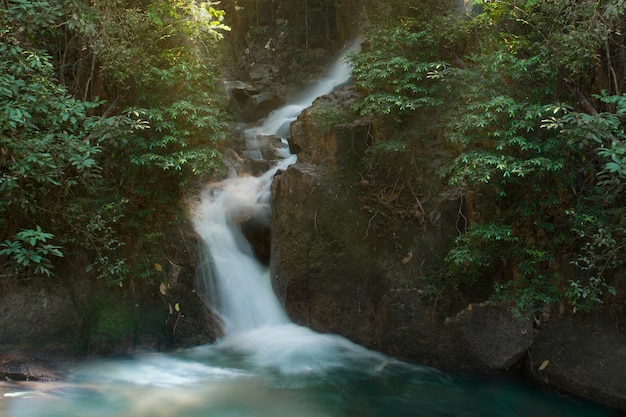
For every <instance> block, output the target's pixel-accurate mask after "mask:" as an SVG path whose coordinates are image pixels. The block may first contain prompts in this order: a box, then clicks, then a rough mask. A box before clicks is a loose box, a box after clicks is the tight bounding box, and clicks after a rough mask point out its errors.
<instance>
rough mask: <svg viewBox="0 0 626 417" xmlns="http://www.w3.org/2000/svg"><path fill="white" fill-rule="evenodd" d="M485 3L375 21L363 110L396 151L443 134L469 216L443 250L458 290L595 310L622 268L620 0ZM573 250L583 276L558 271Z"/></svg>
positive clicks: (359, 63) (531, 304)
mask: <svg viewBox="0 0 626 417" xmlns="http://www.w3.org/2000/svg"><path fill="white" fill-rule="evenodd" d="M475 3H476V6H475V7H476V8H475V9H474V14H471V15H466V16H460V15H455V14H454V13H451V14H448V15H445V14H444V15H441V16H439V17H434V18H431V19H430V20H426V19H419V18H407V17H403V18H399V19H398V20H397V21H396V23H395V24H392V25H387V26H385V25H381V26H383V27H379V28H377V30H375V31H373V32H372V37H371V38H370V39H369V40H368V42H367V43H366V45H367V46H366V47H365V48H364V51H363V52H362V53H361V54H359V55H358V56H356V57H355V58H354V59H353V63H354V65H355V67H356V68H355V72H354V74H355V81H356V84H357V88H358V90H359V92H361V94H362V99H361V100H360V101H359V102H357V103H356V104H355V106H354V108H355V110H357V111H359V112H360V114H361V115H363V116H367V117H369V118H371V119H376V120H378V121H379V122H380V123H382V127H381V128H380V131H381V132H384V133H383V135H382V136H383V137H395V138H396V139H393V140H389V139H387V140H384V141H383V142H382V143H390V144H393V147H394V149H396V148H398V149H399V148H402V149H407V150H411V152H412V153H413V154H415V150H416V149H418V148H419V147H420V146H421V145H420V144H421V143H422V142H423V141H425V140H433V139H435V138H438V137H440V138H442V139H443V141H442V142H441V143H442V144H443V145H444V146H445V147H446V150H447V151H448V154H449V157H448V162H447V163H446V164H445V165H444V166H443V167H441V168H440V170H439V173H440V175H441V177H442V178H444V179H445V180H446V181H447V182H448V184H449V187H452V189H456V190H458V191H459V192H460V193H461V194H462V196H463V197H464V199H465V202H466V203H467V204H466V207H467V209H466V210H465V212H464V213H461V214H462V215H463V216H465V217H466V218H468V219H469V220H468V222H467V224H466V227H465V228H464V229H463V230H460V232H461V234H460V236H459V238H458V239H457V242H456V246H455V247H453V248H452V249H451V251H450V252H449V254H448V256H447V258H446V262H447V264H448V272H447V273H448V275H449V277H451V280H452V282H455V283H456V284H454V285H452V286H451V288H453V289H457V290H464V291H466V290H467V289H468V288H471V287H476V286H484V285H485V284H486V283H491V284H490V286H491V291H492V292H493V297H494V298H495V299H499V300H506V301H511V302H512V303H514V304H515V305H516V306H517V307H518V308H520V309H523V310H534V311H537V310H541V309H543V308H544V307H545V305H547V304H550V303H553V302H556V301H558V300H560V299H564V300H566V301H567V302H568V303H569V304H570V305H571V306H572V307H573V308H574V309H575V310H576V311H579V310H589V309H590V308H592V307H593V305H594V304H597V303H604V302H607V301H609V300H610V297H611V296H614V295H615V294H616V291H615V287H614V286H613V284H612V282H613V281H614V279H616V278H619V277H622V278H623V271H624V265H623V263H622V261H621V259H620V257H619V256H618V255H617V254H618V253H619V252H620V251H621V250H622V248H623V245H624V242H625V241H626V234H625V233H624V232H625V231H626V218H624V210H623V207H624V203H625V201H624V196H623V191H624V184H625V183H624V180H625V175H626V148H625V147H624V145H623V143H624V139H626V138H625V137H624V130H625V129H624V127H625V126H624V124H625V122H626V118H625V117H624V116H625V114H626V107H625V102H626V98H625V97H624V96H623V95H619V94H612V93H610V92H609V91H621V89H622V88H623V85H622V84H623V83H622V84H620V82H619V78H618V77H616V74H620V73H622V74H623V73H624V71H626V60H623V52H621V51H622V50H621V49H620V48H623V40H624V35H623V33H624V31H623V29H624V27H623V26H624V20H623V17H624V8H623V4H622V3H623V2H621V0H618V1H602V2H592V1H581V2H570V1H567V0H557V1H551V2H536V1H523V2H519V1H508V0H505V1H498V2H491V1H489V2H488V1H485V2H482V1H481V2H475ZM443 22H448V24H443ZM450 22H455V23H453V24H450ZM620 45H622V46H620ZM598 71H606V73H607V74H608V75H609V76H608V77H601V78H600V81H602V80H605V86H606V87H607V88H606V91H605V92H603V93H601V92H599V91H598V90H595V91H594V90H593V89H592V86H594V82H596V86H597V85H598V84H597V83H598V80H599V78H598ZM596 88H597V87H596ZM594 93H596V94H594ZM587 98H589V100H588V99H587ZM596 108H597V109H600V110H601V111H598V110H596ZM416 126H419V129H421V133H417V134H413V135H407V134H405V133H403V132H407V131H408V130H410V131H413V132H414V131H416V130H417V129H418V128H417V127H416ZM379 148H380V146H379ZM376 149H377V148H376V145H375V147H373V148H372V152H370V157H371V155H375V154H379V155H381V152H380V149H379V150H378V151H377V150H376ZM411 152H409V153H411ZM383 153H386V154H389V152H383ZM390 159H392V158H390ZM381 160H382V159H381V158H378V159H370V161H369V162H367V163H368V164H369V166H370V167H373V166H374V164H375V163H379V162H380V161H381ZM392 164H393V163H392V162H388V163H387V166H391V165H392ZM394 172H396V173H397V174H396V181H398V180H400V181H403V182H405V183H408V184H413V185H419V184H420V181H419V179H418V178H416V179H413V180H407V177H406V176H407V173H406V170H405V171H404V172H402V173H400V170H399V169H396V170H395V171H394ZM415 174H416V175H419V174H420V173H419V172H416V173H415ZM391 181H393V179H392V180H391ZM419 192H420V190H414V193H416V194H419ZM566 259H569V260H571V263H572V265H573V266H574V267H575V269H574V270H575V271H576V274H575V275H574V276H572V275H571V274H567V275H564V271H562V270H561V269H560V268H556V265H558V264H562V263H563V260H566ZM450 282H451V281H450V279H442V282H441V285H443V286H448V287H450V285H449V283H450ZM429 285H432V283H431V284H429ZM433 293H438V291H433Z"/></svg>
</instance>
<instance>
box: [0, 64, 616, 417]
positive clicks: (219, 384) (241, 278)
mask: <svg viewBox="0 0 626 417" xmlns="http://www.w3.org/2000/svg"><path fill="white" fill-rule="evenodd" d="M349 75H350V72H349V68H348V67H347V65H346V64H345V63H344V62H343V61H342V60H340V61H338V63H337V64H336V65H335V66H334V67H333V69H332V70H331V71H329V75H328V77H327V78H324V79H323V80H322V81H321V82H320V85H316V86H314V87H313V88H312V89H311V91H309V92H307V93H305V94H303V95H302V97H301V99H299V100H298V101H296V102H294V103H290V104H289V105H287V106H285V108H283V109H279V110H278V111H277V112H276V113H274V114H273V115H270V116H269V117H268V120H267V121H266V123H265V124H263V125H261V126H260V127H258V128H254V129H252V130H251V131H250V132H247V134H251V135H259V134H281V133H280V132H281V131H282V130H284V126H285V125H286V124H288V123H289V121H290V120H293V119H294V118H295V117H297V115H298V113H299V112H300V111H301V110H302V109H303V108H305V107H307V106H309V105H310V104H311V103H312V101H313V99H314V98H315V97H317V96H318V95H322V94H328V93H330V92H331V91H332V89H333V88H335V87H336V86H337V85H340V84H342V83H344V82H346V81H347V80H348V79H349ZM294 162H296V157H295V156H293V155H285V159H283V160H282V161H280V162H279V163H278V164H276V166H275V167H274V168H272V169H271V170H270V171H268V172H266V173H265V174H263V175H261V176H259V177H242V178H229V179H226V180H224V181H222V182H221V183H219V184H214V185H212V186H211V187H208V188H207V189H206V190H205V191H204V192H203V193H202V195H201V198H200V200H201V201H200V203H199V204H198V207H197V210H196V212H195V215H194V219H193V220H194V225H195V228H196V230H197V232H198V234H199V235H200V236H201V237H202V239H203V242H204V249H205V252H206V253H205V257H204V259H203V263H204V273H203V278H204V280H203V282H204V288H203V292H204V294H205V296H206V302H207V304H208V305H209V306H210V308H211V309H212V310H213V311H214V312H215V314H216V316H217V317H218V319H219V320H220V322H221V324H222V328H223V336H222V337H221V338H220V339H219V340H217V341H216V342H215V343H213V344H210V345H204V346H198V347H195V348H191V349H186V350H183V351H179V352H174V353H151V354H142V355H136V356H133V357H128V358H121V359H119V358H118V359H100V360H91V361H86V362H83V363H79V364H76V365H75V366H73V367H72V369H71V372H70V373H69V375H68V377H67V379H66V380H65V381H64V382H54V383H36V384H35V383H22V384H16V385H7V386H4V387H2V388H1V390H0V393H2V395H3V396H4V398H3V399H2V401H0V416H7V417H26V416H27V417H61V416H63V417H65V416H81V417H101V416H106V417H116V416H120V417H121V416H124V417H148V416H150V417H155V416H156V417H168V416H185V417H200V416H203V417H206V416H210V417H252V416H255V417H287V416H290V417H292V416H293V417H296V416H297V417H322V416H324V417H353V416H354V417H357V416H358V417H367V416H381V417H382V416H385V417H400V416H406V417H409V416H411V417H413V416H414V417H419V416H424V417H426V416H431V417H432V416H441V417H443V416H477V417H478V416H480V417H484V416H520V417H521V416H550V417H558V416H563V417H565V416H568V417H570V416H585V417H593V416H598V417H599V416H610V415H613V413H612V412H611V411H610V410H607V409H605V408H602V407H599V406H597V405H595V404H589V403H586V402H581V401H574V400H573V399H569V398H566V397H564V396H560V395H557V394H555V393H552V392H546V391H542V390H539V389H537V388H536V387H533V386H530V385H527V384H525V383H523V382H520V381H518V380H514V379H512V378H507V377H492V378H479V377H475V376H466V375H455V376H453V375H449V374H446V373H444V372H441V371H438V370H435V369H431V368H427V367H420V366H416V365H411V364H407V363H404V362H402V361H399V360H396V359H393V358H390V357H387V356H385V355H383V354H381V353H378V352H374V351H371V350H368V349H365V348H363V347H361V346H359V345H356V344H354V343H352V342H350V341H349V340H347V339H345V338H343V337H341V336H338V335H331V334H320V333H316V332H314V331H312V330H310V329H308V328H306V327H302V326H298V325H296V324H294V323H292V322H291V321H290V320H289V318H288V317H287V314H286V313H285V311H284V310H283V308H282V306H281V304H280V302H279V300H278V299H277V297H276V296H275V294H274V293H273V291H272V287H271V283H270V277H269V272H268V269H267V267H266V266H264V265H263V264H262V263H260V262H259V261H258V260H257V259H256V257H255V255H254V253H253V250H252V247H251V246H250V244H249V243H248V242H247V241H246V239H245V237H244V236H243V234H242V232H241V231H240V230H239V228H238V227H237V219H239V218H241V217H243V216H246V215H247V214H249V213H251V212H254V211H256V210H266V209H268V207H267V206H268V204H269V197H268V196H269V189H270V185H271V180H272V177H273V175H274V174H275V173H276V171H277V170H279V169H285V168H286V167H287V166H288V165H289V164H292V163H294Z"/></svg>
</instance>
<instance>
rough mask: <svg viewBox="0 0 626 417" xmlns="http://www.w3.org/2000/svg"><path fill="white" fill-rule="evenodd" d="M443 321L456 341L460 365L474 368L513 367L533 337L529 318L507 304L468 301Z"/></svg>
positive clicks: (479, 370) (486, 369) (522, 355)
mask: <svg viewBox="0 0 626 417" xmlns="http://www.w3.org/2000/svg"><path fill="white" fill-rule="evenodd" d="M445 325H446V327H447V330H448V331H450V332H451V335H452V337H453V338H454V340H455V341H456V344H457V349H455V351H456V356H457V359H456V360H457V361H458V362H459V367H460V368H462V369H466V370H471V371H474V372H481V373H494V372H502V371H507V370H510V369H512V368H514V367H515V366H517V365H518V364H519V363H520V362H521V360H522V359H524V357H525V356H526V353H527V352H528V348H529V346H530V345H531V343H532V338H533V326H532V320H531V319H523V318H522V317H519V315H517V316H516V315H515V314H514V313H513V311H512V310H511V309H510V308H509V307H508V306H497V305H486V304H470V305H469V306H468V307H467V308H465V309H463V310H461V311H460V312H459V313H458V314H457V315H456V316H455V317H451V318H448V319H446V320H445Z"/></svg>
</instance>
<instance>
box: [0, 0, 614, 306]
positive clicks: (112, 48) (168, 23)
mask: <svg viewBox="0 0 626 417" xmlns="http://www.w3.org/2000/svg"><path fill="white" fill-rule="evenodd" d="M243 3H245V2H243ZM451 3H455V4H456V2H441V1H432V0H422V1H409V2H407V1H395V0H391V1H388V2H371V1H364V2H363V6H364V7H363V8H364V10H366V11H367V10H370V11H371V12H372V13H370V16H369V18H368V19H366V21H364V23H363V25H362V30H363V34H364V36H365V39H366V41H365V43H364V46H363V50H362V52H361V53H359V54H356V55H353V56H352V58H351V60H352V63H353V65H354V79H355V83H356V88H357V91H358V92H359V93H360V95H361V99H360V100H358V101H357V102H356V103H355V105H354V106H353V110H354V112H355V114H357V115H358V116H359V117H368V118H371V119H372V120H376V123H377V125H378V126H380V132H382V135H381V136H380V137H379V140H378V142H377V143H375V144H374V146H373V147H372V148H371V150H370V154H369V155H368V158H367V159H366V160H365V161H363V162H364V163H365V164H367V165H368V169H376V170H377V171H378V172H381V173H383V172H384V173H386V175H387V176H388V178H386V179H385V180H386V181H389V182H391V183H394V182H398V181H402V182H404V183H406V184H419V183H420V180H419V179H416V178H412V176H415V175H417V174H416V172H415V171H412V170H410V169H400V164H403V163H404V162H406V163H410V161H411V160H412V159H413V158H415V157H417V156H418V154H419V152H420V151H421V149H423V143H430V144H434V145H435V146H437V147H439V148H440V149H442V150H443V151H445V153H446V155H447V157H446V160H445V163H444V164H442V166H441V167H440V169H439V180H440V181H442V183H444V184H445V185H446V187H449V189H451V190H454V192H456V193H457V194H458V196H459V197H461V198H462V201H463V202H464V207H463V208H462V210H461V211H460V214H461V216H460V219H461V221H460V223H459V224H458V225H457V227H458V228H459V236H458V239H457V242H456V245H455V247H454V248H453V249H452V250H451V251H450V252H449V253H448V256H447V258H446V262H447V267H446V269H445V270H444V271H442V273H441V275H439V276H438V277H436V280H434V281H433V282H432V283H430V284H431V288H432V293H433V296H441V295H442V294H444V293H446V292H449V291H456V290H458V289H460V288H464V287H467V286H472V285H478V284H480V285H483V284H484V281H487V284H488V285H489V286H490V287H491V294H492V298H493V299H499V300H508V301H512V302H514V303H515V304H516V305H517V306H518V307H520V308H524V309H531V310H533V311H541V309H542V308H543V307H544V306H546V305H547V304H550V303H553V302H556V301H562V302H564V303H567V305H568V306H569V307H571V308H572V309H573V310H574V311H577V310H589V309H592V308H593V307H594V306H595V305H597V304H598V303H610V302H619V297H618V295H619V293H620V291H619V290H620V288H623V286H624V270H625V269H624V262H625V260H624V257H623V256H622V253H623V251H624V249H625V248H626V198H625V195H624V192H625V188H626V182H625V181H626V145H625V142H624V141H625V140H626V133H625V132H624V128H625V126H626V95H625V94H624V88H625V77H626V15H625V14H626V12H625V10H626V4H625V2H624V0H601V1H591V0H545V1H543V0H480V1H474V2H472V3H469V4H468V5H467V7H468V10H467V11H466V12H460V11H459V10H458V6H454V7H453V6H452V5H451ZM0 28H1V29H0V212H2V213H4V215H3V216H2V217H0V242H1V243H0V270H1V274H2V279H16V280H26V281H28V280H33V279H47V277H51V276H52V275H53V274H54V271H55V266H56V265H58V264H59V262H60V261H62V260H63V259H65V260H66V261H67V260H71V261H70V262H71V263H73V264H80V263H81V262H82V263H84V267H85V268H86V271H87V272H88V273H91V274H93V276H94V277H95V278H98V279H102V280H105V281H106V282H107V283H108V284H110V285H118V286H123V284H124V282H125V279H127V277H128V276H131V275H132V276H135V277H140V278H145V279H147V280H150V279H152V276H153V275H155V274H157V275H158V272H159V271H158V265H159V264H158V262H157V259H158V256H159V251H160V250H161V249H162V245H163V242H164V240H165V239H166V237H165V231H166V230H167V228H168V227H171V226H172V225H174V224H176V222H178V221H180V219H181V216H182V215H184V213H183V212H182V211H181V209H180V202H181V199H182V198H183V196H184V193H185V190H186V189H187V188H188V187H189V185H190V184H193V183H194V181H196V180H197V178H198V176H212V175H219V173H220V170H221V169H222V160H221V154H220V150H221V149H222V148H223V147H224V143H225V142H226V141H227V139H228V133H227V132H228V122H229V119H230V114H229V112H228V111H227V107H226V104H225V103H224V102H223V99H222V98H221V96H220V95H219V94H218V92H217V87H216V81H217V77H218V76H217V74H218V73H219V67H220V65H221V63H222V59H223V54H224V52H223V43H222V42H220V39H221V38H222V37H223V36H224V34H225V33H227V31H228V27H227V26H226V25H225V24H224V12H223V11H221V10H220V9H219V5H218V4H215V3H211V2H203V1H189V0H116V1H109V0H32V1H27V0H0ZM412 192H413V193H415V194H419V192H420V190H419V189H414V190H413V191H412ZM131 249H132V250H131ZM622 292H623V291H622Z"/></svg>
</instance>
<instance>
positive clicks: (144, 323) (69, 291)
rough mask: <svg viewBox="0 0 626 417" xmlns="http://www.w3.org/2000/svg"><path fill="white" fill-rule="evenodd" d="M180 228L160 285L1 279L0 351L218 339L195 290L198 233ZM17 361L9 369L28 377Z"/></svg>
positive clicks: (114, 350) (111, 350) (161, 345)
mask: <svg viewBox="0 0 626 417" xmlns="http://www.w3.org/2000/svg"><path fill="white" fill-rule="evenodd" d="M182 228H184V226H181V229H178V230H176V233H175V234H174V233H172V236H171V242H172V243H171V246H172V247H171V248H170V250H169V252H168V255H169V256H168V259H169V262H168V264H165V263H164V264H163V265H161V268H162V270H163V277H164V282H163V284H162V285H161V288H159V286H158V285H149V284H148V283H146V282H145V281H143V280H132V279H131V280H127V281H125V282H124V285H125V287H126V288H124V290H123V291H116V290H115V289H111V288H109V287H108V286H107V285H106V284H105V283H104V282H102V281H97V280H88V279H82V280H81V279H66V280H63V279H61V278H58V279H55V280H54V281H53V280H52V279H51V282H48V283H36V282H33V283H29V284H26V283H23V284H20V283H15V282H11V281H5V282H0V350H5V351H10V352H12V353H13V354H14V355H17V356H18V357H26V356H34V357H37V356H39V355H43V356H45V357H48V358H51V359H54V358H55V357H58V358H61V359H62V358H65V357H68V356H69V357H76V356H85V355H90V356H91V355H108V354H121V353H132V352H135V351H137V350H146V349H151V350H153V349H165V348H172V347H178V346H189V345H196V344H200V343H207V342H210V341H212V340H214V338H215V334H214V333H213V329H216V328H217V326H215V325H214V324H212V323H211V317H210V314H209V312H208V311H207V310H206V308H205V307H204V306H203V304H202V302H201V300H200V299H199V298H198V296H197V294H196V293H195V292H194V291H193V288H194V281H195V263H196V261H197V259H196V254H195V253H190V252H191V251H192V248H195V247H196V246H197V245H196V244H195V243H194V242H193V239H194V235H193V233H192V232H190V231H189V232H187V233H186V234H184V233H183V232H181V230H182ZM82 273H83V270H82V269H81V270H78V271H73V270H71V269H66V270H59V272H58V275H59V276H63V275H65V274H68V275H69V274H75V275H77V276H80V275H81V274H82ZM176 304H178V305H179V309H178V310H176V309H175V308H174V307H175V305H176ZM23 352H24V354H22V353H23ZM26 353H28V355H26ZM25 355H26V356H25ZM19 363H22V362H15V361H12V362H10V365H11V369H14V370H16V369H17V370H19V369H22V370H24V374H25V375H28V372H26V371H28V368H27V367H24V366H26V365H24V366H22V365H19ZM23 363H26V364H28V363H31V362H29V361H23ZM18 365H19V366H18ZM7 366H8V365H7ZM6 372H8V371H6ZM6 372H5V373H6ZM20 372H21V371H20ZM20 372H17V371H16V372H15V373H16V374H19V373H20ZM29 378H30V379H33V378H34V377H32V378H31V377H29Z"/></svg>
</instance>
